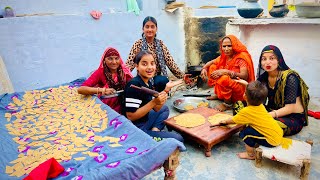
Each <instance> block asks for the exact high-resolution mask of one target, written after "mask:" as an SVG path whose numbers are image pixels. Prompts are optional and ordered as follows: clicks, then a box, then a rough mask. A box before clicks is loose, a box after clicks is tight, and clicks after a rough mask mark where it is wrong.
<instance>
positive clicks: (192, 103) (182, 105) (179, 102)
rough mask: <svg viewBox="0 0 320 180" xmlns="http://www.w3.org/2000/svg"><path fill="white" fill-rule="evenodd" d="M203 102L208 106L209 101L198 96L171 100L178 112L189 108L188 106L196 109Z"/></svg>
mask: <svg viewBox="0 0 320 180" xmlns="http://www.w3.org/2000/svg"><path fill="white" fill-rule="evenodd" d="M204 104H207V106H208V107H209V101H208V100H206V99H205V98H199V97H184V98H178V99H176V100H174V101H173V107H174V108H175V109H176V110H177V111H179V112H186V111H187V109H188V110H190V107H193V109H196V108H198V107H200V106H201V105H204Z"/></svg>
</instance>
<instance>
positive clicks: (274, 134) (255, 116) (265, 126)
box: [232, 104, 283, 146]
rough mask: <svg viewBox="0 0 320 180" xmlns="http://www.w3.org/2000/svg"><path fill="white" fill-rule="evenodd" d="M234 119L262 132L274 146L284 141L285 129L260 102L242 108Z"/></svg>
mask: <svg viewBox="0 0 320 180" xmlns="http://www.w3.org/2000/svg"><path fill="white" fill-rule="evenodd" d="M232 120H233V121H234V122H235V123H237V124H245V125H249V126H251V127H252V128H253V129H255V130H257V131H258V132H259V133H260V134H262V135H263V136H264V137H265V138H266V140H267V142H268V143H269V144H271V145H273V146H278V145H280V144H281V143H282V140H283V139H282V137H283V130H282V129H281V127H280V126H279V125H278V123H277V122H276V120H275V119H273V117H272V116H271V115H270V114H269V113H268V111H267V110H266V108H265V107H264V106H263V104H260V105H259V106H250V105H249V106H247V107H245V108H243V109H241V110H240V112H239V113H238V114H237V115H235V116H234V117H233V118H232ZM256 138H259V137H256Z"/></svg>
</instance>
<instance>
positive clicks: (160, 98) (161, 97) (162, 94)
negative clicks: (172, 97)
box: [154, 91, 168, 105]
mask: <svg viewBox="0 0 320 180" xmlns="http://www.w3.org/2000/svg"><path fill="white" fill-rule="evenodd" d="M167 99H168V94H167V93H166V92H164V91H162V92H160V93H159V96H158V97H156V98H154V102H155V104H156V105H163V104H164V103H166V101H167Z"/></svg>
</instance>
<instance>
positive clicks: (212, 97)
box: [206, 95, 218, 100]
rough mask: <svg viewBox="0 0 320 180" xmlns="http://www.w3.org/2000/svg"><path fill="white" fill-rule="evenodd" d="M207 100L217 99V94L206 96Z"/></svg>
mask: <svg viewBox="0 0 320 180" xmlns="http://www.w3.org/2000/svg"><path fill="white" fill-rule="evenodd" d="M206 99H207V100H217V99H218V96H217V95H213V96H209V97H207V98H206Z"/></svg>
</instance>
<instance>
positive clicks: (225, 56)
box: [201, 35, 255, 111]
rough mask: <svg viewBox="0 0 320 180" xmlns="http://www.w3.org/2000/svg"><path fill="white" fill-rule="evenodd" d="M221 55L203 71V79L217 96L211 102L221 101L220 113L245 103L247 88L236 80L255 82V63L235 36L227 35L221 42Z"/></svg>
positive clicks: (218, 107) (211, 97) (205, 66)
mask: <svg viewBox="0 0 320 180" xmlns="http://www.w3.org/2000/svg"><path fill="white" fill-rule="evenodd" d="M220 52H221V55H220V56H219V57H217V58H216V59H213V60H211V61H209V62H207V63H206V64H205V65H204V66H203V69H202V71H201V77H202V78H203V79H205V80H208V85H209V86H214V93H215V95H213V96H210V97H208V99H209V100H213V99H220V100H222V101H223V103H222V104H220V105H218V106H217V107H216V109H217V110H219V111H225V110H227V109H231V107H232V105H233V103H235V102H237V101H243V100H244V99H243V94H244V92H245V87H244V86H242V85H241V84H240V83H237V82H236V81H234V79H237V78H241V79H244V80H246V81H248V82H251V81H253V80H255V76H254V68H253V62H252V59H251V55H250V54H249V52H248V51H247V48H246V47H245V46H244V45H243V44H242V43H241V42H240V40H239V39H238V38H237V37H235V36H234V35H227V36H225V37H223V38H222V39H221V41H220Z"/></svg>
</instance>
